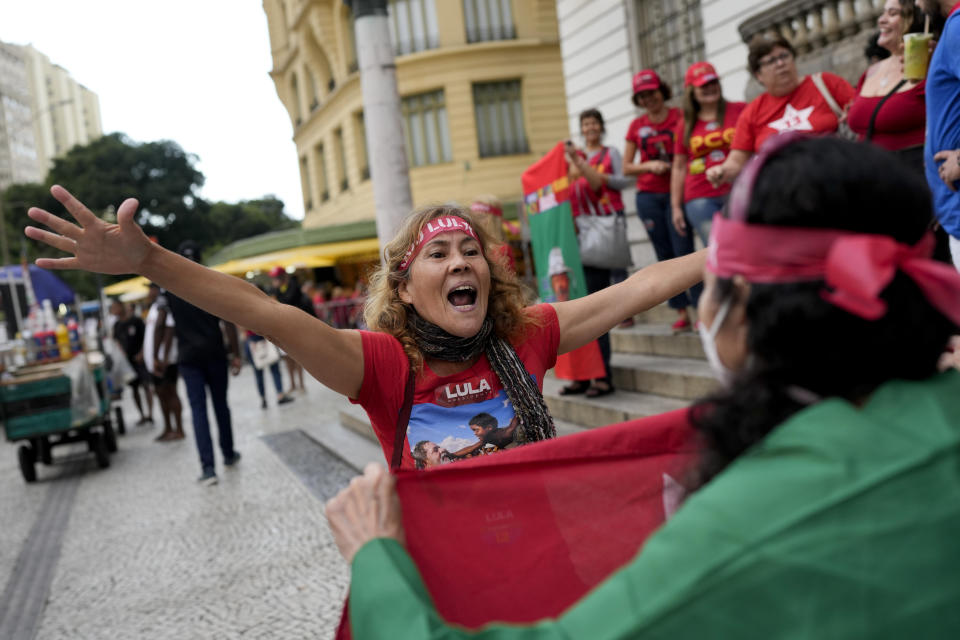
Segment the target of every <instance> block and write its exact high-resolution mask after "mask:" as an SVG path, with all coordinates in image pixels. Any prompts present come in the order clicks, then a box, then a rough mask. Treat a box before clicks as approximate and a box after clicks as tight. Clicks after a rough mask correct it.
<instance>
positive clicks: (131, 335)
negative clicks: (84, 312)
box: [110, 300, 153, 427]
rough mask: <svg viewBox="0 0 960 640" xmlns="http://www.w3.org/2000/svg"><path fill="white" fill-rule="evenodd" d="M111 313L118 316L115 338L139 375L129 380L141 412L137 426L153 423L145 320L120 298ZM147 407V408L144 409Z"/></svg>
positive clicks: (151, 389) (112, 307)
mask: <svg viewBox="0 0 960 640" xmlns="http://www.w3.org/2000/svg"><path fill="white" fill-rule="evenodd" d="M110 313H111V315H113V317H114V318H116V320H117V321H116V322H115V323H114V324H113V339H114V340H116V341H117V344H118V345H120V349H121V350H122V351H123V353H124V355H126V357H127V362H129V363H130V366H131V367H133V370H134V372H135V373H136V374H137V376H136V377H135V378H134V379H133V380H131V381H130V382H129V384H130V389H131V390H132V391H133V403H134V404H135V405H137V411H139V412H140V420H138V421H137V426H138V427H139V426H142V425H145V424H147V423H148V422H149V423H150V424H153V388H152V386H151V384H150V383H151V379H150V374H149V372H148V371H147V368H146V367H145V366H144V364H143V335H144V325H143V320H141V319H140V318H139V317H137V315H136V314H134V313H130V309H129V308H128V307H127V305H125V304H124V303H122V302H120V301H119V300H115V301H114V302H113V304H112V305H111V306H110ZM141 387H142V388H143V402H141V401H140V389H141ZM144 408H146V410H144Z"/></svg>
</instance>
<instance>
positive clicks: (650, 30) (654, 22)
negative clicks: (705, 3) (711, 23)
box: [635, 0, 706, 96]
mask: <svg viewBox="0 0 960 640" xmlns="http://www.w3.org/2000/svg"><path fill="white" fill-rule="evenodd" d="M635 1H636V3H637V12H636V16H637V27H638V33H637V43H638V45H639V51H640V64H641V65H642V66H643V67H644V68H646V69H653V70H655V71H656V72H657V73H658V74H659V75H660V77H661V78H662V79H663V81H664V82H666V83H667V85H668V86H669V87H670V89H672V90H673V94H674V95H675V96H678V95H680V94H681V89H683V76H684V74H685V73H686V71H687V67H689V66H690V65H691V64H693V63H694V62H697V61H698V60H703V59H704V58H706V51H705V49H704V46H703V16H702V14H701V12H700V0H635Z"/></svg>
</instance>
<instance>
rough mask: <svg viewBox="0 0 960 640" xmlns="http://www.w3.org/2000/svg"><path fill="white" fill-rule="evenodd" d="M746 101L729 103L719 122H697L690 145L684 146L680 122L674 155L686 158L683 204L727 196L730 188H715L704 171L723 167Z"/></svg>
mask: <svg viewBox="0 0 960 640" xmlns="http://www.w3.org/2000/svg"><path fill="white" fill-rule="evenodd" d="M746 107H747V104H746V103H745V102H728V103H727V108H726V110H725V111H724V114H723V125H722V126H721V125H720V123H718V122H716V121H713V122H704V121H703V120H697V123H696V124H695V125H694V126H693V131H691V132H690V146H689V147H687V145H685V144H684V143H683V130H684V127H685V126H686V125H685V123H684V122H683V121H681V122H680V124H679V125H678V126H677V133H676V136H677V145H676V150H675V152H674V153H676V154H677V155H683V156H687V177H686V179H685V180H684V181H683V201H684V202H689V201H690V200H696V199H697V198H716V197H719V196H725V195H727V194H728V193H730V185H729V184H724V185H722V186H721V187H720V188H719V189H717V188H714V187H713V185H711V184H710V182H709V181H708V180H707V174H706V171H707V169H709V168H710V167H712V166H715V165H718V164H723V161H724V160H726V159H727V154H729V153H730V144H731V143H732V142H733V137H734V135H735V133H736V126H737V120H738V119H739V118H740V114H741V113H743V110H744V109H746Z"/></svg>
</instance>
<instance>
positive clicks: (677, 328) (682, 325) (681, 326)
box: [670, 316, 693, 333]
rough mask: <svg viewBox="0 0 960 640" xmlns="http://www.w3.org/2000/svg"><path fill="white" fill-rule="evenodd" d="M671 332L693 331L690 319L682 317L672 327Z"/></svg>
mask: <svg viewBox="0 0 960 640" xmlns="http://www.w3.org/2000/svg"><path fill="white" fill-rule="evenodd" d="M670 330H671V331H673V332H674V333H683V332H684V331H693V325H692V324H690V318H688V317H687V316H680V317H679V318H677V321H676V322H674V323H673V324H672V325H670Z"/></svg>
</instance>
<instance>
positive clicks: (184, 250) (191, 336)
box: [164, 240, 241, 485]
mask: <svg viewBox="0 0 960 640" xmlns="http://www.w3.org/2000/svg"><path fill="white" fill-rule="evenodd" d="M177 253H179V254H180V255H182V256H183V257H184V258H187V259H189V260H192V261H193V262H197V263H199V262H200V247H199V246H198V245H197V244H196V243H195V242H193V241H192V240H186V241H184V242H183V243H181V244H180V247H179V248H178V249H177ZM164 297H165V298H166V299H167V304H168V305H169V308H170V311H171V313H173V320H174V322H175V323H176V336H177V348H178V350H179V360H178V362H179V368H180V374H181V375H182V376H183V381H184V383H186V385H187V399H188V400H189V401H190V413H191V415H192V416H193V435H194V437H195V438H196V441H197V451H198V452H199V454H200V467H201V470H202V472H201V475H200V477H199V478H198V481H199V482H201V483H203V484H206V485H210V484H216V483H217V472H216V466H215V464H214V457H213V442H212V440H211V439H210V422H209V420H208V417H207V389H209V390H210V400H211V401H212V402H213V413H214V415H215V416H216V418H217V431H218V432H219V443H220V451H221V453H222V454H223V464H224V465H226V466H227V467H232V466H233V465H235V464H236V463H237V462H238V461H239V460H240V452H239V451H237V450H236V449H234V446H233V426H232V424H231V421H230V407H229V406H228V405H227V380H228V378H227V369H228V368H229V369H230V372H231V373H232V374H233V375H237V374H238V373H240V364H241V360H240V345H239V341H238V340H237V327H236V326H235V325H234V324H233V323H231V322H226V321H221V320H220V319H219V318H217V317H216V316H213V315H211V314H209V313H207V312H206V311H204V310H203V309H200V308H199V307H195V306H194V305H192V304H190V303H189V302H187V301H186V300H184V299H183V298H180V297H179V296H176V295H174V294H172V293H170V292H169V291H167V292H166V293H165V294H164ZM221 322H223V329H221V326H220V324H221ZM224 332H226V334H227V342H229V344H230V361H229V362H228V361H227V353H226V350H225V349H224V346H223V342H224V340H223V333H224Z"/></svg>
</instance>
